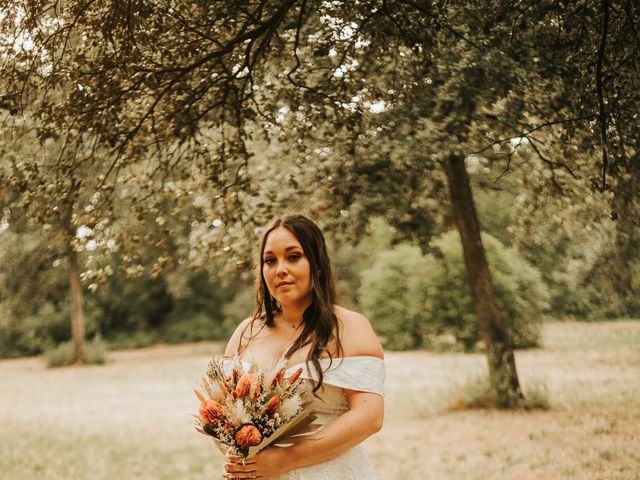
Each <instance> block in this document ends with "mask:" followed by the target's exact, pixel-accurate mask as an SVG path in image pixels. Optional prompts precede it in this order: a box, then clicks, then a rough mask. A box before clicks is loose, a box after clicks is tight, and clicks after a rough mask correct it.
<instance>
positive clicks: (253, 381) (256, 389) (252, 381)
mask: <svg viewBox="0 0 640 480" xmlns="http://www.w3.org/2000/svg"><path fill="white" fill-rule="evenodd" d="M261 392H262V387H261V386H260V378H259V377H258V375H256V374H255V373H245V374H244V375H242V376H241V377H240V378H239V379H238V383H237V384H236V388H235V390H234V391H233V398H245V397H251V398H253V399H257V398H258V397H259V396H260V393H261Z"/></svg>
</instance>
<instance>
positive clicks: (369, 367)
mask: <svg viewBox="0 0 640 480" xmlns="http://www.w3.org/2000/svg"><path fill="white" fill-rule="evenodd" d="M243 364H244V365H245V367H246V368H249V367H250V365H251V364H250V363H249V362H246V361H243ZM320 365H321V367H322V371H323V379H322V387H321V389H320V390H319V391H318V392H317V397H313V410H314V412H315V414H316V416H317V417H318V420H317V422H318V423H320V424H321V425H327V424H329V423H331V421H333V420H335V419H336V418H338V417H339V416H340V415H342V414H343V413H345V412H346V411H347V410H348V407H347V400H346V398H345V396H344V391H343V389H348V390H357V391H361V392H369V393H375V394H378V395H383V394H384V376H385V369H384V360H382V359H380V358H377V357H368V356H359V357H343V358H335V359H333V360H330V359H328V358H322V359H320ZM300 367H303V371H302V378H305V379H308V380H311V379H314V380H317V378H318V377H317V374H316V372H315V369H314V368H313V364H309V365H307V364H305V363H299V364H296V365H292V366H291V367H289V368H288V369H287V372H286V376H287V377H288V376H291V375H292V374H293V373H294V372H295V371H296V370H297V369H298V368H300ZM269 480H378V476H377V475H376V473H375V471H374V470H373V466H372V465H371V462H370V461H369V457H368V456H367V455H366V453H365V452H364V450H363V449H362V447H361V446H360V445H358V446H356V447H354V448H351V449H350V450H347V451H346V452H344V453H342V454H341V455H338V456H337V457H334V458H332V459H331V460H327V461H325V462H322V463H317V464H315V465H310V466H308V467H303V468H298V469H296V470H291V471H289V472H287V473H285V474H282V475H277V476H275V477H269Z"/></svg>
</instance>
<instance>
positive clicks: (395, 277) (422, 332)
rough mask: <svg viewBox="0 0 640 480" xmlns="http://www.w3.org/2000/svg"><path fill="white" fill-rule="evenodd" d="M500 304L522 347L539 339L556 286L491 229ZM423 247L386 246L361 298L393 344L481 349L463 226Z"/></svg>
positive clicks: (489, 249)
mask: <svg viewBox="0 0 640 480" xmlns="http://www.w3.org/2000/svg"><path fill="white" fill-rule="evenodd" d="M482 238H483V243H484V245H485V249H486V253H487V258H488V261H489V265H490V269H491V272H492V277H493V281H494V286H495V290H496V296H497V301H498V306H499V308H500V309H501V312H502V314H503V319H504V321H505V325H506V328H507V331H508V334H509V336H510V339H511V341H512V343H513V345H514V346H515V347H518V348H523V347H530V346H534V345H536V344H537V341H538V338H539V331H540V325H541V322H542V318H543V315H544V312H545V311H546V310H547V309H548V297H549V294H548V291H547V289H546V287H545V285H544V283H543V282H542V280H541V277H540V274H539V272H538V271H537V270H535V269H534V268H533V267H531V266H530V265H529V264H527V262H526V261H525V260H524V259H523V258H522V257H521V256H519V255H518V253H517V252H516V251H515V250H514V249H512V248H508V247H505V246H504V245H503V244H502V243H500V241H499V240H497V239H495V238H493V237H491V236H490V235H488V234H483V236H482ZM433 246H434V251H433V253H431V254H428V255H423V254H422V253H421V251H420V249H419V248H417V247H414V246H410V245H407V244H399V245H396V246H395V247H394V248H392V249H391V250H387V251H383V252H381V253H379V254H378V255H377V258H376V260H375V262H374V263H373V265H372V266H371V268H369V269H367V270H365V271H363V272H362V286H361V289H360V304H361V305H362V308H363V310H364V312H365V314H367V315H368V316H369V318H370V319H371V320H372V322H373V323H374V325H375V327H376V329H377V331H378V332H379V333H380V334H381V336H382V337H383V339H384V343H385V346H387V347H388V348H392V349H410V348H419V347H428V348H434V349H437V350H442V349H448V348H453V349H455V348H462V349H464V350H474V349H475V348H476V346H477V344H478V342H479V340H480V337H479V330H478V325H477V322H476V320H475V314H474V310H473V304H472V301H471V294H470V292H469V287H468V282H467V279H466V271H465V266H464V259H463V256H462V247H461V244H460V240H459V236H458V233H457V232H455V231H452V232H448V233H445V234H444V235H442V236H440V237H438V238H437V239H435V240H434V242H433Z"/></svg>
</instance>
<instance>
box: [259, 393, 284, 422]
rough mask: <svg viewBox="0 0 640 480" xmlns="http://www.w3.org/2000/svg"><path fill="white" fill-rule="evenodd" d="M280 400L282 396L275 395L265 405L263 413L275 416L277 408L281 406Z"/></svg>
mask: <svg viewBox="0 0 640 480" xmlns="http://www.w3.org/2000/svg"><path fill="white" fill-rule="evenodd" d="M280 400H281V398H280V395H274V396H273V397H271V399H270V400H269V401H268V402H267V403H266V404H265V406H264V407H262V411H263V413H266V414H267V415H269V416H270V417H271V416H273V414H274V413H275V411H276V408H278V405H280Z"/></svg>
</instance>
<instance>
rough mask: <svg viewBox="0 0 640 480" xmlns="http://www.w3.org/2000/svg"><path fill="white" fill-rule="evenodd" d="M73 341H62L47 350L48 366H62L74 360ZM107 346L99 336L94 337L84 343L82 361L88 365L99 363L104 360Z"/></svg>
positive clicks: (70, 363)
mask: <svg viewBox="0 0 640 480" xmlns="http://www.w3.org/2000/svg"><path fill="white" fill-rule="evenodd" d="M73 349H74V346H73V341H69V342H64V343H61V344H59V345H58V346H57V347H55V348H53V349H51V350H47V351H46V352H45V358H46V361H47V366H48V367H51V368H53V367H64V366H67V365H72V364H73V363H74V362H75V359H74V355H73V353H74V352H73ZM106 359H107V346H106V344H105V343H104V342H103V341H102V339H101V338H99V337H95V338H94V339H93V340H90V341H88V342H85V344H84V362H85V364H89V365H100V364H103V363H105V362H106Z"/></svg>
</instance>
